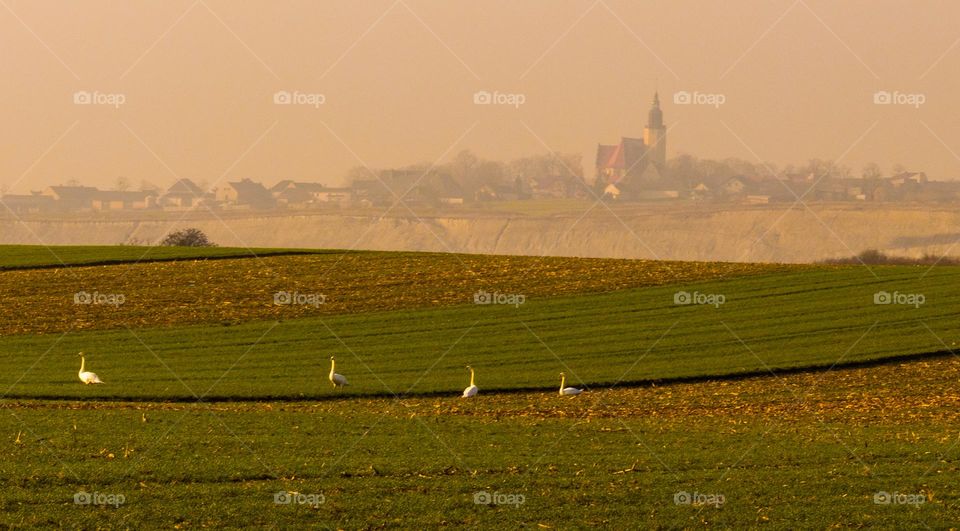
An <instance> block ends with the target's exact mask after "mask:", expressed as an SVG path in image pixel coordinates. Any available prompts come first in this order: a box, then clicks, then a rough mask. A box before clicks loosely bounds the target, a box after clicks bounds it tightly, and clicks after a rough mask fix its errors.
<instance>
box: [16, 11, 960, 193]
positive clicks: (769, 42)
mask: <svg viewBox="0 0 960 531" xmlns="http://www.w3.org/2000/svg"><path fill="white" fill-rule="evenodd" d="M958 20H960V3H958V2H952V1H930V0H917V1H911V2H903V1H885V0H862V1H818V0H785V1H769V2H761V1H729V0H725V1H704V0H690V1H687V0H669V1H645V2H637V1H635V0H632V1H631V0H522V1H518V0H484V1H480V2H477V1H472V0H471V1H466V0H429V1H425V0H386V1H379V0H364V1H363V2H359V1H356V0H351V1H325V0H324V1H319V0H318V1H287V0H270V1H243V2H240V1H223V0H162V1H141V0H117V1H77V2H64V1H62V0H0V52H2V57H3V60H2V61H0V80H2V81H0V116H2V118H3V127H2V129H0V184H3V185H4V186H6V187H9V188H11V189H12V190H13V191H18V192H25V191H27V190H31V189H40V188H42V187H44V186H46V185H49V184H56V183H60V182H64V181H66V180H68V179H71V178H75V179H78V180H80V181H83V182H85V183H88V184H94V185H100V186H110V185H112V184H113V183H114V182H115V181H116V179H117V177H119V176H125V177H127V178H128V179H129V180H130V181H132V182H133V183H135V184H136V183H139V181H140V180H141V179H147V180H149V181H152V182H155V183H157V184H168V183H170V182H172V181H173V180H174V179H176V178H178V177H190V178H193V179H195V180H197V181H206V182H207V183H208V184H211V185H212V184H215V183H217V182H222V181H223V180H226V179H237V178H240V177H251V178H254V179H260V180H263V181H265V182H267V183H268V184H271V183H273V182H275V181H277V180H279V179H283V178H293V179H300V180H316V181H321V182H327V183H330V184H336V183H339V182H340V180H341V178H342V177H343V175H344V174H345V172H346V171H347V170H348V169H349V168H350V167H352V166H357V165H361V164H365V165H368V166H371V167H390V166H401V165H404V164H411V163H416V162H434V161H443V160H446V159H447V158H449V157H451V156H453V155H454V154H456V153H457V152H458V151H460V150H462V149H471V150H473V151H475V152H476V153H478V154H479V155H481V156H483V157H487V158H494V159H510V158H514V157H518V156H523V155H528V154H534V153H541V152H545V151H547V150H557V151H564V152H577V153H581V154H583V157H584V162H585V166H586V167H587V173H588V174H589V175H592V168H591V166H592V160H593V157H594V152H595V148H596V144H597V143H600V142H603V143H614V142H616V141H617V139H618V138H619V137H620V136H621V135H624V136H640V135H641V134H642V128H643V125H644V123H645V121H646V112H647V109H648V106H649V103H650V99H651V96H652V92H653V91H654V89H655V88H658V89H659V91H660V94H661V99H662V100H663V108H664V116H665V121H666V123H667V126H668V127H669V128H670V129H669V133H668V149H667V152H668V156H674V155H676V154H678V153H681V152H686V153H691V154H695V155H697V156H700V157H705V158H723V157H741V158H744V159H748V160H754V161H755V160H757V159H762V160H768V161H773V162H775V163H777V164H785V163H790V162H803V161H805V160H806V159H809V158H814V157H817V158H823V159H839V160H840V161H841V162H842V163H844V164H848V165H850V166H852V167H853V168H855V170H856V172H857V173H859V169H860V168H861V167H862V165H863V164H864V163H866V162H869V161H876V162H878V163H879V164H880V165H881V166H882V167H883V168H884V169H885V170H889V168H890V167H891V166H892V165H893V164H895V163H901V164H903V165H904V166H906V167H908V168H911V169H918V170H924V171H926V172H927V173H928V175H929V176H930V177H931V178H934V179H957V178H960V158H958V153H960V119H958V116H960V103H958V93H960V92H958V90H957V89H958V76H960V44H958V43H960V25H958V24H957V21H958ZM281 91H286V92H287V93H289V95H290V98H289V99H290V100H294V101H293V102H292V103H290V104H277V103H275V99H276V98H279V101H281V102H284V101H286V100H285V99H284V98H285V97H286V95H284V94H281V95H280V96H277V93H278V92H281ZM478 91H488V92H491V93H493V92H497V93H498V95H499V96H500V98H499V101H500V102H503V104H496V103H494V104H488V105H478V104H475V103H474V99H475V98H474V95H475V93H476V92H478ZM680 91H686V92H689V93H691V94H692V95H694V94H695V95H696V96H697V97H699V100H698V101H701V102H707V101H713V102H716V101H717V98H716V97H715V96H712V95H719V96H721V98H720V99H721V100H722V104H721V105H719V106H716V105H708V104H696V103H691V104H685V105H681V104H677V103H675V102H674V95H675V94H676V93H678V92H680ZM878 91H886V92H887V93H889V96H890V97H889V98H888V99H887V100H884V99H883V98H884V97H885V96H882V95H881V96H880V101H881V102H883V101H893V103H891V104H877V103H875V99H876V98H875V95H876V93H877V92H878ZM511 95H519V96H517V97H513V96H511ZM75 99H76V100H77V103H75ZM518 101H520V102H522V103H521V104H519V105H516V104H517V102H518ZM87 102H91V103H87Z"/></svg>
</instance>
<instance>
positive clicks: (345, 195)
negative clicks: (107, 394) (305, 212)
mask: <svg viewBox="0 0 960 531" xmlns="http://www.w3.org/2000/svg"><path fill="white" fill-rule="evenodd" d="M270 193H271V194H272V195H273V197H274V199H276V200H277V204H279V205H282V206H287V207H297V208H306V207H309V206H315V205H316V204H317V203H342V202H346V201H349V200H350V190H349V189H348V188H329V187H327V186H324V185H322V184H320V183H310V182H296V181H292V180H289V179H287V180H283V181H280V182H278V183H277V184H275V185H273V187H271V188H270Z"/></svg>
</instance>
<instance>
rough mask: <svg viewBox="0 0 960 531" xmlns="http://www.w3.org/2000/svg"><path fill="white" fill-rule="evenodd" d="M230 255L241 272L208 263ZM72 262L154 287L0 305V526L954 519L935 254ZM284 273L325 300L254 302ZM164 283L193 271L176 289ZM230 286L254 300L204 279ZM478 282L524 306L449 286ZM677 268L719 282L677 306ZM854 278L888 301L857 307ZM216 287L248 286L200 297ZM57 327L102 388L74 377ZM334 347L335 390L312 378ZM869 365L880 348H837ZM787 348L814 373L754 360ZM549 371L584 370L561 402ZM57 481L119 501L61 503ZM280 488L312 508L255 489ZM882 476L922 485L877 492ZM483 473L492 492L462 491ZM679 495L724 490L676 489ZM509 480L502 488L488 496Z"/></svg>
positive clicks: (946, 353) (951, 364)
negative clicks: (829, 263) (483, 500)
mask: <svg viewBox="0 0 960 531" xmlns="http://www.w3.org/2000/svg"><path fill="white" fill-rule="evenodd" d="M16 252H19V251H11V253H10V255H6V256H12V255H16ZM258 254H259V253H258ZM108 255H109V252H107V251H103V250H101V249H95V250H89V251H88V252H86V253H85V252H83V251H82V250H77V251H76V253H75V254H74V255H73V260H76V261H78V262H81V263H82V261H83V260H88V259H91V257H93V256H108ZM0 256H4V253H0ZM118 256H119V255H118ZM136 258H137V257H136V256H134V257H133V258H132V259H131V258H129V257H128V258H127V260H136ZM168 258H183V259H186V260H190V259H192V258H195V256H188V255H179V256H178V255H176V254H175V253H174V254H171V255H168ZM118 259H122V257H120V258H118ZM8 261H12V259H10V260H8ZM264 263H266V264H267V265H266V266H263V264H264ZM258 266H262V269H258ZM197 268H199V269H197ZM378 268H380V269H379V274H378V273H377V272H378ZM240 270H250V271H260V272H261V273H260V274H257V275H253V276H251V277H250V278H246V277H243V278H244V280H243V281H242V282H240V283H238V284H236V285H234V284H231V283H230V279H231V278H237V277H238V275H239V273H238V271H240ZM183 271H193V272H194V273H190V274H186V273H183ZM532 272H536V274H532ZM271 273H277V274H279V276H281V277H283V278H282V279H281V280H282V281H280V282H278V283H276V284H272V283H270V282H273V280H272V278H273V276H272V275H271ZM57 274H59V273H58V272H57V271H56V270H38V271H7V272H3V273H0V294H2V293H19V292H17V291H16V290H17V286H20V285H23V284H29V285H35V286H37V288H36V289H37V290H38V291H37V292H36V293H34V297H35V298H37V299H38V300H41V301H46V305H47V307H46V311H47V312H50V311H56V308H53V309H52V310H51V308H50V307H49V305H50V303H51V302H50V301H55V300H59V299H58V297H61V296H62V297H64V298H65V297H66V295H67V294H69V290H70V289H73V287H72V286H73V284H70V285H65V286H63V287H57V288H54V289H52V290H50V289H47V291H44V288H41V287H40V286H39V283H40V282H42V280H43V279H44V278H46V277H45V276H48V277H49V280H50V282H51V283H52V284H51V285H54V286H57V285H58V284H57V282H58V280H57V279H56V277H55V275H57ZM73 275H76V278H74V277H70V278H71V280H70V282H76V283H79V285H83V283H84V282H88V281H90V280H91V279H95V280H96V281H97V282H101V283H102V282H103V281H104V279H110V278H113V277H114V276H116V277H119V276H123V277H127V278H132V279H134V280H133V281H130V282H129V283H127V284H124V285H125V286H126V288H125V289H126V291H127V295H128V297H129V298H130V299H132V300H136V299H137V298H138V297H141V296H142V295H141V294H140V292H139V291H138V290H145V291H143V293H150V294H151V296H152V297H154V298H153V299H152V300H153V305H152V306H151V305H145V306H143V307H142V308H140V307H137V306H136V305H135V304H133V303H131V304H130V306H127V305H126V304H124V305H122V306H118V307H116V308H111V309H106V310H103V311H104V312H107V313H104V314H93V315H96V316H97V317H96V318H91V319H86V320H85V321H83V322H82V325H76V326H71V325H70V323H72V322H74V321H77V322H80V321H81V319H79V318H77V317H76V316H74V315H73V314H68V315H70V318H69V319H68V320H66V321H64V320H59V321H58V320H44V317H43V315H44V314H42V312H43V309H44V308H43V307H42V306H41V307H33V306H31V305H29V304H23V305H20V306H16V307H17V308H18V311H16V312H13V313H9V312H8V314H7V315H6V316H5V317H4V319H5V323H6V324H4V325H3V326H4V327H5V329H8V330H13V331H14V332H12V333H7V334H5V335H4V336H2V337H0V363H3V364H4V367H5V368H6V371H4V372H3V373H2V374H0V389H3V390H4V391H5V392H4V394H3V400H2V402H0V407H2V408H3V409H4V410H5V413H2V414H0V435H2V437H3V438H4V440H6V441H7V443H5V447H6V450H4V451H5V453H6V455H7V456H8V457H9V458H8V459H5V460H4V462H3V463H2V465H0V478H2V479H0V481H2V482H3V484H4V486H5V488H4V494H3V495H2V496H0V503H3V504H4V509H5V510H4V516H3V520H0V522H2V523H5V524H7V525H10V526H14V527H17V526H25V527H32V526H48V525H54V526H64V527H94V526H99V527H126V526H133V527H137V522H141V521H145V520H149V521H151V522H156V523H157V524H158V525H159V526H160V527H172V526H180V527H204V526H213V527H221V526H228V527H243V526H248V525H249V526H256V527H263V526H271V525H276V526H277V527H281V528H287V527H318V528H337V527H347V528H357V527H360V528H367V527H402V528H424V527H436V526H455V527H463V526H478V527H494V526H498V525H501V526H508V527H516V526H518V525H526V526H528V527H535V526H537V525H540V526H541V527H548V528H581V527H597V526H600V527H616V528H622V527H627V528H634V527H651V526H653V527H657V526H660V527H700V526H705V525H718V526H722V527H736V528H740V527H752V526H756V525H761V524H767V525H773V526H774V527H778V528H796V527H828V526H831V525H840V526H865V525H877V526H880V527H918V526H919V527H922V526H924V525H927V526H929V527H931V528H943V527H949V525H950V523H951V522H956V521H957V520H958V518H960V508H958V499H960V497H958V494H957V491H956V487H955V485H954V481H953V478H955V477H956V471H957V465H956V457H957V453H958V451H960V449H958V448H957V446H958V444H957V443H958V441H960V439H958V437H960V435H958V424H957V420H958V419H957V413H956V412H957V411H958V409H957V406H958V405H960V399H958V398H957V390H956V384H955V382H956V381H957V376H958V375H960V364H958V363H957V362H955V361H954V359H955V358H953V357H952V356H951V355H950V354H951V353H952V351H951V349H952V348H955V342H956V340H957V326H956V323H957V320H958V317H960V269H958V268H950V267H943V268H935V269H932V270H930V269H926V268H919V267H909V266H896V267H880V268H873V269H872V270H868V269H866V268H860V267H857V268H854V267H842V268H837V267H807V266H797V267H781V266H762V267H754V266H750V267H740V266H732V265H729V266H728V265H716V264H714V265H703V264H670V263H655V262H646V263H644V262H630V261H590V260H576V259H540V258H519V257H516V258H506V257H467V256H462V257H455V256H453V255H430V254H425V255H420V254H416V253H361V254H356V255H355V254H342V253H341V254H338V253H331V254H323V255H318V256H315V257H311V256H306V257H303V256H276V257H271V258H269V261H268V262H264V261H263V259H261V258H251V257H247V258H243V257H242V253H241V254H240V256H238V257H236V258H232V259H230V260H221V261H217V262H216V264H215V267H214V265H213V263H212V262H211V265H209V266H206V265H202V264H200V265H198V264H197V263H195V262H193V261H184V262H171V263H167V264H162V267H160V266H159V265H157V264H153V265H151V264H127V265H120V264H117V265H104V266H97V267H84V268H77V269H75V270H74V272H73ZM260 277H263V278H261V279H260V280H257V279H258V278H260ZM164 278H167V279H168V280H170V282H168V283H161V284H162V286H160V284H157V283H158V282H159V281H158V280H155V279H159V280H163V279H164ZM185 279H189V280H185ZM267 279H271V280H270V281H269V282H268V280H267ZM331 279H335V282H332V283H329V284H328V283H327V282H328V281H330V280H331ZM138 280H139V282H141V284H142V286H141V285H138V284H137V281H138ZM174 280H176V281H174ZM258 283H260V284H258ZM291 283H293V284H296V285H297V286H298V287H301V288H303V289H309V290H317V291H321V292H324V293H331V294H337V297H341V298H344V299H346V301H345V302H342V304H341V305H339V306H332V305H327V304H323V305H318V306H317V307H308V308H306V309H305V310H304V309H298V310H304V311H290V312H286V311H284V313H281V314H277V313H275V311H276V305H274V304H273V301H272V300H271V299H270V298H269V297H268V295H269V294H270V292H271V291H270V290H272V289H277V287H278V286H283V285H289V284H291ZM154 284H157V285H158V286H160V287H153V288H150V285H154ZM187 285H189V286H191V289H194V290H196V291H195V292H194V291H187V293H189V294H192V295H188V296H184V295H183V293H184V290H186V289H187V288H186V286H187ZM345 285H349V290H346V289H345V288H343V286H345ZM224 286H227V287H226V288H225V287H224ZM254 286H256V288H254ZM68 288H69V289H68ZM501 288H503V289H501ZM218 289H219V291H217V290H218ZM244 289H251V290H253V291H255V292H256V293H258V294H259V295H257V296H256V297H247V296H245V295H244V294H243V293H238V294H236V295H237V299H236V300H234V299H231V298H230V297H227V296H226V295H224V294H223V292H230V291H243V290H244ZM338 289H339V290H340V291H337V290H338ZM478 289H489V290H490V291H498V292H499V293H501V294H504V295H524V299H523V303H522V304H519V305H518V304H513V305H508V304H474V303H473V293H474V292H475V291H476V290H478ZM148 290H152V291H148ZM164 290H169V296H167V295H165V293H167V292H166V291H164ZM213 292H216V293H219V295H217V296H216V297H213V296H210V295H206V296H205V295H204V294H205V293H207V294H208V293H213ZM308 292H310V291H308ZM678 292H688V293H691V294H693V295H694V297H697V296H699V297H700V298H701V299H709V298H710V297H711V296H722V299H718V298H716V297H714V298H713V299H711V300H713V301H714V302H717V303H718V304H714V305H710V304H689V305H685V304H676V303H675V297H676V296H677V293H678ZM878 292H887V293H890V294H892V296H893V297H894V298H895V299H897V300H896V302H901V303H907V302H909V303H911V304H875V300H874V298H875V294H877V293H878ZM58 294H59V295H58ZM174 294H179V295H174ZM348 294H352V295H351V296H348ZM915 294H919V295H922V298H917V297H912V296H913V295H915ZM378 295H379V297H378ZM22 296H23V297H27V295H26V294H24V295H22ZM351 297H352V298H351ZM911 297H912V298H911ZM334 298H336V297H334ZM14 299H17V297H14V298H13V299H11V300H14ZM384 299H385V300H386V301H387V302H388V303H387V304H385V305H381V304H379V303H377V302H376V301H378V300H384ZM719 302H722V304H720V303H719ZM224 303H227V304H226V306H228V307H229V306H239V307H241V308H243V311H241V312H238V313H236V314H230V315H232V316H233V318H231V319H229V320H223V319H221V315H220V314H218V313H216V312H206V311H201V310H202V309H203V308H202V307H203V306H204V305H212V306H220V305H222V304H224ZM291 310H292V309H291ZM111 312H112V313H111ZM150 312H153V313H150ZM100 315H103V317H102V318H100V317H99V316H100ZM150 315H158V316H165V315H176V316H178V317H177V318H176V319H161V318H159V317H158V318H157V319H156V322H155V323H151V320H150V317H149V316H150ZM82 317H83V316H81V318H82ZM18 320H19V321H22V322H24V323H42V326H35V327H34V328H33V329H31V328H30V327H29V326H28V325H26V324H21V325H20V326H14V323H15V322H17V321H18ZM28 329H29V330H30V331H29V332H26V331H24V332H19V333H18V332H15V331H16V330H28ZM79 351H83V352H85V353H86V354H87V363H88V370H92V371H95V372H97V373H98V374H99V375H100V377H101V378H102V379H103V380H104V381H106V382H107V383H106V384H105V385H101V386H84V385H81V384H80V382H79V381H78V379H77V375H76V372H77V369H78V368H79V359H78V357H77V355H76V353H77V352H79ZM331 355H335V356H336V357H337V360H338V364H337V372H339V373H342V374H344V375H345V376H347V377H348V378H349V380H350V384H351V385H350V386H348V387H347V388H345V389H341V390H335V389H333V387H332V386H331V385H330V383H329V382H328V381H327V373H328V371H329V357H330V356H331ZM911 356H913V357H916V358H917V361H911V362H909V363H903V364H886V365H883V364H882V362H883V360H884V359H906V358H908V357H911ZM925 360H926V361H925ZM865 362H871V363H881V365H879V366H877V367H872V368H856V369H853V368H850V369H844V367H845V366H847V365H850V364H856V363H865ZM467 364H470V365H472V366H473V367H475V368H476V370H477V384H478V386H479V387H480V388H481V393H480V395H479V396H478V397H476V398H475V399H471V400H463V399H460V398H458V395H459V392H460V390H462V389H463V388H464V387H465V386H466V385H467V383H468V373H467V371H466V370H465V368H464V366H465V365H467ZM791 369H807V370H811V371H813V372H810V373H809V374H789V375H783V376H776V375H773V374H771V373H777V372H783V371H788V370H791ZM828 369H832V370H828ZM561 371H564V372H566V374H567V384H568V385H576V386H580V387H584V388H586V389H587V391H586V393H585V394H583V395H580V396H578V397H563V398H561V397H557V396H556V389H557V386H558V385H559V373H560V372H561ZM749 375H754V376H753V377H751V378H747V379H743V378H742V377H744V376H749ZM759 375H765V376H759ZM683 380H692V381H691V382H690V383H683ZM81 490H82V491H85V492H98V493H101V494H102V493H106V494H122V495H123V496H124V497H125V499H124V503H122V504H121V505H119V506H118V507H93V506H82V505H81V506H77V505H75V504H74V503H73V495H74V494H75V493H77V492H79V491H81ZM288 490H289V491H296V492H299V493H303V494H305V495H306V494H317V495H320V494H322V495H323V500H322V501H323V503H317V504H316V506H305V505H296V504H294V505H285V504H275V503H274V500H273V495H274V494H275V493H276V492H279V491H288ZM881 491H883V492H891V493H893V492H897V493H908V494H911V495H917V494H918V493H923V495H924V496H926V498H924V499H925V500H926V501H925V502H924V503H922V504H917V503H915V504H912V505H902V504H897V503H894V504H888V505H877V504H875V503H873V495H874V494H875V493H877V492H881ZM480 492H491V493H492V492H497V493H500V494H502V495H503V496H501V497H500V498H497V499H495V500H493V501H494V503H493V504H475V503H474V500H473V497H474V495H475V494H477V493H480ZM683 492H691V493H694V492H697V493H701V494H708V495H710V494H720V495H722V497H723V500H724V501H723V503H715V504H714V505H694V506H690V505H684V504H679V505H678V504H675V503H674V496H675V495H678V493H680V494H682V493H683ZM517 495H522V496H523V503H522V504H520V505H518V506H511V505H509V504H507V505H498V504H497V503H496V502H498V501H508V500H513V501H516V500H517V499H518V497H517ZM481 497H482V496H481ZM711 499H713V500H714V501H715V500H716V497H714V498H711ZM314 501H316V499H315V500H314Z"/></svg>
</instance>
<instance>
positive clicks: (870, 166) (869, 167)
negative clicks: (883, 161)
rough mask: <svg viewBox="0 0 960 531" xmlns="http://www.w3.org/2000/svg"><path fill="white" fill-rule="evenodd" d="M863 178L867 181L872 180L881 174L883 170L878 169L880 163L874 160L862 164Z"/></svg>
mask: <svg viewBox="0 0 960 531" xmlns="http://www.w3.org/2000/svg"><path fill="white" fill-rule="evenodd" d="M861 175H862V176H863V178H864V179H866V180H868V181H874V180H877V179H879V178H880V177H882V176H883V172H882V171H880V165H879V164H877V163H876V162H868V163H867V164H865V165H864V166H863V172H862V173H861Z"/></svg>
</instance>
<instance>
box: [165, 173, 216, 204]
mask: <svg viewBox="0 0 960 531" xmlns="http://www.w3.org/2000/svg"><path fill="white" fill-rule="evenodd" d="M209 195H210V194H208V193H207V192H205V191H204V190H203V189H202V188H200V187H199V186H197V184H196V183H194V182H193V181H191V180H190V179H180V180H178V181H177V182H175V183H173V185H172V186H170V188H167V191H166V192H165V193H164V194H163V195H162V196H160V205H161V206H162V207H164V208H167V209H170V210H175V209H180V208H193V207H196V206H197V205H199V204H201V203H202V202H203V201H204V200H206V199H208V198H209Z"/></svg>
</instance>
